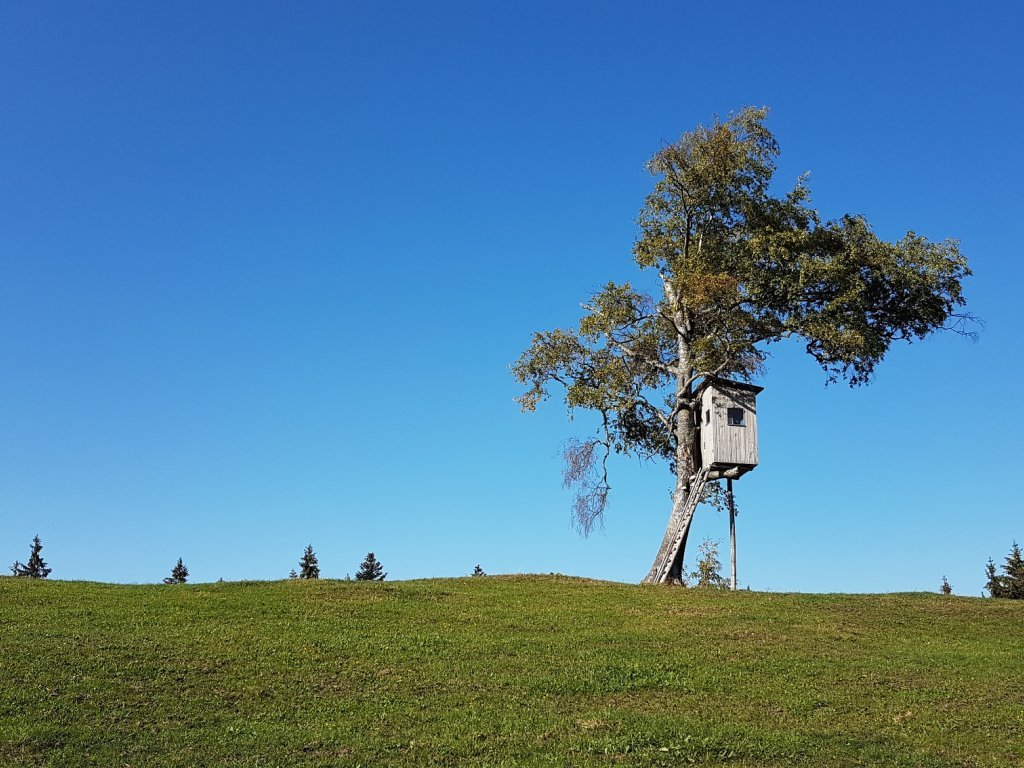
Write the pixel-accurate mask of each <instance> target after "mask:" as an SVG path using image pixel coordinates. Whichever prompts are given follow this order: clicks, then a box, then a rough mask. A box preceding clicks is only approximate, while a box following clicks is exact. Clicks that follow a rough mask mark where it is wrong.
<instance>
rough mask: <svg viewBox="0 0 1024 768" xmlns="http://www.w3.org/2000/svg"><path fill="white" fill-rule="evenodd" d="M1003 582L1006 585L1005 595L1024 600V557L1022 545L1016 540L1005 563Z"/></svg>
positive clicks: (1012, 598)
mask: <svg viewBox="0 0 1024 768" xmlns="http://www.w3.org/2000/svg"><path fill="white" fill-rule="evenodd" d="M1003 574H1004V576H1003V580H1004V581H1003V583H1004V584H1005V585H1006V595H1005V597H1008V598H1010V599H1011V600H1024V557H1022V556H1021V551H1020V545H1019V544H1018V543H1017V542H1016V541H1015V542H1013V547H1012V548H1011V549H1010V554H1009V555H1007V556H1006V563H1005V564H1004V565H1003Z"/></svg>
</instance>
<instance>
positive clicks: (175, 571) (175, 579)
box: [164, 557, 188, 584]
mask: <svg viewBox="0 0 1024 768" xmlns="http://www.w3.org/2000/svg"><path fill="white" fill-rule="evenodd" d="M187 581H188V568H186V567H185V563H183V562H182V561H181V558H180V557H179V558H178V562H177V563H175V564H174V567H173V568H172V569H171V575H170V576H168V577H166V578H165V579H164V584H184V583H186V582H187Z"/></svg>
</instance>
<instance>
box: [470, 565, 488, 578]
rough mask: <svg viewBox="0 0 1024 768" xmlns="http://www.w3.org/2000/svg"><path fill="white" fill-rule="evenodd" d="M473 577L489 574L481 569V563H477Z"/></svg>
mask: <svg viewBox="0 0 1024 768" xmlns="http://www.w3.org/2000/svg"><path fill="white" fill-rule="evenodd" d="M473 575H474V576H486V575H487V574H486V573H485V572H484V569H483V568H481V567H480V563H477V564H476V567H475V568H473Z"/></svg>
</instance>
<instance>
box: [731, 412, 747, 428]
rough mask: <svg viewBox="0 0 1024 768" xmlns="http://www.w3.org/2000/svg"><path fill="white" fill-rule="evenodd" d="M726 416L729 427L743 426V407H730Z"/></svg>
mask: <svg viewBox="0 0 1024 768" xmlns="http://www.w3.org/2000/svg"><path fill="white" fill-rule="evenodd" d="M727 418H728V422H729V426H730V427H745V426H746V424H744V423H743V409H742V408H730V409H729V411H728V413H727Z"/></svg>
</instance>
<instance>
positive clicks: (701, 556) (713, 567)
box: [690, 539, 729, 589]
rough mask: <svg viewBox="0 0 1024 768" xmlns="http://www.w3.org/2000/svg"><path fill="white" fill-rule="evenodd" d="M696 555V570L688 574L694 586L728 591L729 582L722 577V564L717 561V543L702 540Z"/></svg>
mask: <svg viewBox="0 0 1024 768" xmlns="http://www.w3.org/2000/svg"><path fill="white" fill-rule="evenodd" d="M697 553H698V558H697V569H696V570H695V571H694V572H693V573H691V574H690V578H691V579H693V580H694V582H695V584H694V586H697V587H711V588H712V589H728V588H729V582H728V581H726V579H725V577H724V576H722V563H721V561H720V560H719V559H718V542H717V541H712V540H711V539H704V542H703V543H702V544H701V545H700V548H699V549H698V550H697Z"/></svg>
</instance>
